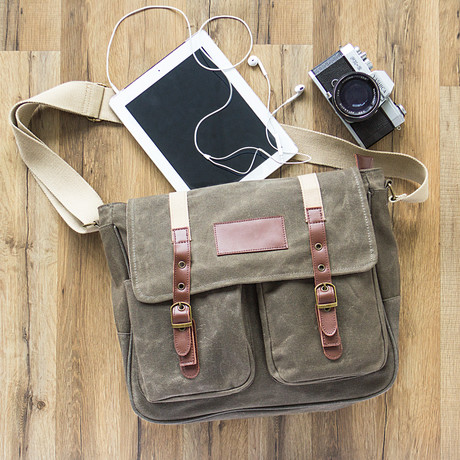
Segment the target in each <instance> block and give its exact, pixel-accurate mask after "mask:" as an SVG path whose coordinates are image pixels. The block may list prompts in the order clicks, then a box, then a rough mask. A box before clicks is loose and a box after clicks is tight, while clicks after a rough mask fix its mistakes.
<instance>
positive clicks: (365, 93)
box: [333, 72, 380, 121]
mask: <svg viewBox="0 0 460 460" xmlns="http://www.w3.org/2000/svg"><path fill="white" fill-rule="evenodd" d="M333 101H334V105H335V107H336V108H337V110H338V111H339V112H340V113H341V115H343V116H344V117H345V118H347V119H349V120H350V121H360V120H365V119H366V118H369V117H370V116H371V115H373V114H374V112H375V111H376V110H377V109H378V107H379V101H380V92H379V88H378V86H377V83H376V82H375V80H374V79H373V78H372V77H370V76H369V75H367V74H365V73H360V72H356V73H352V74H349V75H345V76H344V77H342V78H341V79H340V80H339V81H338V82H337V84H336V85H335V87H334V94H333Z"/></svg>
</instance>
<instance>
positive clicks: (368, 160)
mask: <svg viewBox="0 0 460 460" xmlns="http://www.w3.org/2000/svg"><path fill="white" fill-rule="evenodd" d="M355 159H356V166H357V167H358V169H372V168H373V167H374V158H372V157H368V156H366V155H360V154H359V153H355Z"/></svg>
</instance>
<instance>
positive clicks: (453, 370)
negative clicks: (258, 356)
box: [0, 0, 460, 460]
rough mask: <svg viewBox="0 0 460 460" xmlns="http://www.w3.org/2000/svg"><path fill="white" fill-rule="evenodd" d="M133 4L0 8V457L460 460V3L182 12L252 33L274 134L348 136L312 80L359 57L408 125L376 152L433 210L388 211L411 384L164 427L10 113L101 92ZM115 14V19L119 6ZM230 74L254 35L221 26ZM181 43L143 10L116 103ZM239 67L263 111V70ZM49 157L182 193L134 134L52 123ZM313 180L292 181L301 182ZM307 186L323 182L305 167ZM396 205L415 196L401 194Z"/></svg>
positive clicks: (91, 241)
mask: <svg viewBox="0 0 460 460" xmlns="http://www.w3.org/2000/svg"><path fill="white" fill-rule="evenodd" d="M145 4H146V3H145V2H143V1H136V0H111V1H110V2H109V1H106V2H104V1H101V0H86V1H82V0H6V1H5V0H2V2H1V4H0V49H1V50H2V51H0V76H1V78H0V114H1V115H0V126H1V130H0V152H1V169H0V194H1V195H0V196H1V200H0V210H1V215H0V237H1V238H0V257H1V259H0V261H1V264H0V304H1V308H0V328H1V329H0V330H1V336H0V432H1V438H0V458H1V459H6V460H9V459H16V458H30V459H53V458H56V459H67V458H69V459H77V458H84V459H109V458H110V459H134V458H141V459H151V458H155V459H167V460H172V459H173V460H174V459H197V460H201V459H205V458H208V459H217V460H220V459H246V458H248V459H293V460H297V459H351V460H356V459H366V460H367V459H389V460H395V459H404V460H406V459H438V458H443V459H459V458H460V433H459V431H460V430H459V426H460V415H459V414H460V384H459V381H460V360H459V354H460V340H459V337H460V333H459V332H460V309H459V295H460V289H459V281H458V280H459V260H460V249H459V247H460V237H459V234H460V217H459V216H460V213H459V209H460V194H459V183H460V160H459V158H460V155H459V148H460V140H459V139H460V70H459V68H460V19H459V16H460V13H459V10H460V2H459V0H442V1H436V0H399V1H398V0H373V1H371V0H354V1H353V0H348V1H347V0H335V1H330V0H259V1H256V0H213V1H207V0H194V1H193V2H192V1H189V2H186V1H185V0H177V1H176V2H174V3H173V4H174V5H175V6H177V7H180V8H182V9H183V10H184V11H185V12H186V13H187V15H188V16H189V17H190V19H191V21H192V25H193V27H194V30H196V28H197V26H198V25H199V24H201V22H202V21H204V20H205V19H206V18H208V17H209V16H210V15H216V14H234V15H237V16H240V17H242V18H244V19H245V20H246V21H247V22H248V23H249V25H250V27H251V29H252V31H253V32H254V36H255V43H256V44H255V47H254V48H255V53H256V54H257V55H258V56H259V57H260V58H261V59H262V61H263V64H264V66H265V68H266V69H267V71H268V72H269V74H270V77H271V81H272V84H273V94H272V96H273V107H275V105H278V104H279V103H280V102H281V101H283V100H285V99H286V98H287V97H289V96H290V95H291V94H292V92H293V88H294V86H295V85H296V84H298V83H301V82H303V83H305V84H306V86H307V89H306V91H305V94H304V96H303V97H302V98H301V99H299V100H298V101H297V102H296V103H295V104H293V105H291V106H289V107H288V108H287V109H286V110H285V111H284V113H281V114H280V116H279V119H280V120H283V121H285V122H288V123H292V124H297V125H300V126H305V127H309V128H314V129H317V130H320V131H323V132H328V133H332V134H335V135H338V136H343V137H346V138H348V134H347V132H346V131H345V129H344V128H343V127H342V125H341V123H340V122H339V120H338V119H337V117H336V116H335V115H334V114H333V113H332V110H331V109H330V108H329V106H328V105H327V103H326V102H325V101H324V100H323V98H322V96H320V95H319V92H318V90H317V89H316V88H314V87H313V85H312V83H311V82H310V81H309V78H308V75H307V72H308V70H309V69H311V68H312V67H313V65H315V64H317V63H319V62H321V61H322V60H323V59H325V58H326V57H328V56H330V55H331V54H332V53H333V52H334V51H335V50H336V49H337V47H338V45H341V44H342V45H344V44H346V43H348V42H351V43H353V44H354V45H359V46H360V47H361V48H362V49H363V50H366V51H367V52H368V56H369V57H370V59H371V60H372V61H373V63H374V68H375V69H383V70H386V71H387V73H388V74H389V75H390V76H391V77H392V78H393V80H394V81H395V91H394V94H393V96H394V99H395V100H396V102H398V103H402V104H403V105H404V106H405V108H406V109H407V122H406V123H405V124H404V125H403V128H402V130H401V131H400V132H395V133H394V135H390V136H388V137H387V138H386V139H384V140H383V141H381V142H380V143H379V144H378V145H377V148H379V149H393V150H395V151H401V152H405V153H409V154H412V155H414V156H416V157H417V158H419V159H420V160H422V161H423V162H425V164H426V165H427V167H428V168H429V171H430V175H431V176H430V187H431V193H430V199H429V200H428V201H427V202H426V203H424V204H420V205H408V204H404V203H398V204H396V205H394V206H393V207H392V209H391V213H392V216H393V218H394V227H395V232H396V236H397V240H398V244H399V248H400V261H401V267H402V310H401V329H400V370H399V375H398V379H397V381H396V384H395V385H394V387H393V388H392V389H391V390H390V391H389V392H388V393H386V394H385V395H382V396H380V397H378V398H375V399H373V400H370V401H367V402H364V403H360V404H356V405H355V406H353V407H350V408H348V409H344V410H340V411H337V412H332V413H318V414H304V415H291V416H283V417H273V418H261V419H247V420H239V421H226V422H213V423H199V424H191V425H187V426H179V427H176V426H159V425H153V424H149V423H147V422H144V421H141V420H139V419H138V418H137V417H136V416H135V415H134V413H133V412H132V410H131V407H130V404H129V400H128V395H127V391H126V388H125V383H124V377H123V373H122V367H121V355H120V351H119V348H118V343H117V339H116V333H115V327H114V324H113V319H112V311H111V308H112V307H111V303H110V288H109V273H108V269H107V265H106V262H105V259H104V254H103V250H102V247H101V243H100V239H99V237H98V235H95V234H93V235H90V236H80V235H77V234H75V233H73V232H72V231H71V230H69V229H68V228H67V227H66V225H65V224H64V223H63V222H62V221H61V220H60V218H59V217H58V216H57V214H56V213H55V211H54V209H53V208H51V206H50V204H49V203H48V201H47V199H46V198H45V197H44V196H43V194H42V193H41V191H40V190H39V188H38V187H37V185H36V183H35V181H34V179H33V177H32V176H31V175H30V174H28V173H27V171H26V168H25V167H24V165H23V164H22V162H21V160H20V159H19V156H18V154H17V151H16V148H15V143H14V140H13V135H12V132H11V130H10V129H9V127H8V125H7V113H8V110H9V108H10V107H11V105H12V104H13V103H15V102H16V101H18V100H20V99H24V98H27V97H28V96H31V95H34V94H36V93H38V92H40V91H43V90H45V89H47V88H49V87H51V86H54V85H56V84H58V83H60V82H65V81H68V80H87V79H88V80H92V81H99V82H106V77H105V51H106V45H107V42H108V39H109V36H110V33H111V30H112V27H113V26H114V24H115V23H116V21H117V20H118V19H119V18H120V17H121V16H122V15H123V14H125V13H126V12H128V11H130V10H131V9H134V8H137V7H139V6H143V5H145ZM109 5H110V6H109ZM210 32H211V34H212V36H213V37H214V38H215V39H216V40H217V41H218V43H219V45H220V46H221V47H222V49H223V50H224V51H225V52H226V54H227V55H228V56H229V57H230V59H232V60H233V61H236V60H237V59H238V58H239V57H240V56H243V55H244V53H245V47H246V46H247V43H248V42H247V39H246V36H245V35H244V33H243V29H242V26H241V25H237V24H236V23H232V22H230V21H229V22H228V23H225V22H221V23H218V24H215V23H214V24H212V26H211V27H210ZM184 38H185V30H184V27H183V24H182V21H181V20H180V18H179V17H178V16H177V15H176V16H175V15H174V14H172V13H168V12H164V11H161V12H156V13H155V12H148V13H146V14H141V15H138V16H136V17H134V18H132V20H130V22H128V23H126V24H123V26H122V27H121V28H120V33H119V35H117V38H116V40H115V42H114V48H113V54H112V59H111V69H112V74H113V79H114V81H115V83H116V84H117V86H119V87H122V86H124V85H126V84H127V83H128V82H130V81H132V79H134V78H135V77H136V76H138V75H139V74H140V73H141V72H142V71H144V70H146V69H147V68H148V67H149V66H151V65H152V64H153V63H155V62H156V61H157V60H158V59H160V58H161V57H162V56H164V55H165V54H166V53H167V52H168V51H170V50H172V49H173V48H174V47H175V46H176V45H177V44H179V43H181V42H182V40H183V39H184ZM239 70H240V71H241V73H242V74H243V76H244V77H245V78H246V79H247V80H248V81H249V82H250V84H251V85H252V86H253V88H254V89H255V90H256V91H257V92H258V94H259V95H260V96H261V98H263V100H265V98H266V86H265V81H264V79H263V76H262V74H261V73H260V72H258V71H255V70H254V69H251V68H249V67H248V66H247V65H246V64H245V65H242V66H241V67H240V68H239ZM44 127H46V131H47V135H46V139H47V141H48V143H49V144H50V145H51V146H53V147H54V148H56V149H59V151H60V154H61V156H62V157H64V158H65V159H66V160H67V161H69V162H70V163H71V164H72V165H73V166H74V167H75V168H76V169H77V171H79V172H81V173H82V174H83V175H84V177H85V178H86V179H87V180H88V181H89V182H90V183H91V184H92V185H93V186H94V187H95V188H96V190H98V192H99V193H100V194H101V196H102V198H103V199H104V200H105V201H107V202H111V201H120V200H123V201H124V200H127V199H128V198H131V197H134V196H143V195H147V194H157V193H165V192H169V191H170V190H171V189H170V186H169V185H168V183H167V182H166V180H165V179H164V178H163V177H162V176H161V174H160V173H159V172H158V171H157V170H156V168H155V167H154V166H153V164H152V163H151V162H150V161H149V160H148V159H147V156H146V155H145V154H144V153H143V152H142V151H141V150H140V148H139V147H138V146H137V145H136V143H135V142H134V141H133V140H132V139H131V137H130V136H129V134H128V133H127V132H126V131H124V130H122V129H117V128H112V127H110V126H107V125H104V124H101V125H97V126H96V125H95V124H94V123H90V122H89V121H88V120H86V119H76V118H75V117H72V116H68V115H61V116H58V115H56V114H44V115H43V116H41V117H40V118H38V119H37V120H36V121H35V129H36V130H37V131H38V132H43V128H44ZM307 169H308V168H306V167H304V168H302V167H289V168H288V167H283V168H282V173H283V174H289V175H292V174H298V173H299V172H300V171H304V170H307ZM310 169H311V167H310ZM396 186H397V187H398V190H402V189H403V188H404V187H407V186H408V185H407V184H403V183H400V182H398V183H397V184H396Z"/></svg>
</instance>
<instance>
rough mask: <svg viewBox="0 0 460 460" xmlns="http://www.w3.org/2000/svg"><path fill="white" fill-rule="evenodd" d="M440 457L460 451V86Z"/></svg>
mask: <svg viewBox="0 0 460 460" xmlns="http://www.w3.org/2000/svg"><path fill="white" fill-rule="evenodd" d="M440 99H441V101H440V106H441V122H440V130H441V414H442V417H441V457H442V458H443V459H445V460H450V459H452V460H454V459H457V458H458V456H459V453H460V437H459V427H460V383H459V382H460V362H459V356H460V339H459V334H458V331H459V330H460V317H459V314H458V299H459V298H460V287H459V282H458V280H459V279H460V263H459V261H460V237H459V235H460V213H459V210H460V189H459V184H460V160H459V157H458V152H459V149H460V88H459V87H454V88H449V87H442V88H441V98H440Z"/></svg>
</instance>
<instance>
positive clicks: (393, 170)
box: [10, 81, 428, 233]
mask: <svg viewBox="0 0 460 460" xmlns="http://www.w3.org/2000/svg"><path fill="white" fill-rule="evenodd" d="M113 95H114V92H113V90H112V89H110V88H107V87H105V86H103V85H100V84H97V83H91V82H84V81H72V82H68V83H64V84H62V85H59V86H56V87H55V88H52V89H50V90H48V91H45V92H43V93H40V94H38V95H37V96H34V97H32V98H30V99H27V100H25V101H21V102H18V103H17V104H16V105H15V106H14V107H13V108H12V109H11V112H10V123H11V125H12V128H13V131H14V135H15V137H16V142H17V144H18V149H19V153H20V155H21V158H22V159H23V161H24V163H25V164H26V165H27V167H28V168H29V170H30V171H31V173H32V174H33V175H34V177H35V179H36V180H37V182H38V184H39V185H40V187H41V188H42V190H43V191H44V193H45V194H46V196H47V197H48V198H49V200H50V201H51V203H52V204H53V206H54V207H55V208H56V209H57V211H58V212H59V214H60V215H61V216H62V218H63V219H64V220H65V221H66V222H67V224H68V225H69V226H70V227H71V228H72V229H73V230H75V231H76V232H78V233H90V232H94V231H97V226H95V223H96V222H97V220H98V210H97V208H98V207H99V206H100V205H102V204H103V202H102V200H101V198H100V196H99V195H98V194H97V193H96V191H95V190H94V189H93V188H92V187H91V186H90V185H89V184H88V183H87V182H86V181H85V180H84V179H83V178H82V177H81V176H80V174H78V173H77V172H76V171H75V170H74V169H73V168H72V167H71V166H70V165H69V164H68V163H66V162H65V161H64V160H63V159H62V158H60V157H59V156H58V155H57V154H56V153H55V152H53V151H52V150H51V149H50V148H49V147H48V146H47V145H46V144H44V142H43V141H41V140H40V139H39V138H38V137H37V136H36V135H35V134H34V133H32V131H30V129H29V124H30V121H31V119H32V116H33V114H34V112H35V110H36V109H37V108H38V107H39V106H43V107H49V108H53V109H57V110H62V111H64V112H70V113H74V114H76V115H83V116H85V117H88V118H90V119H95V120H102V121H109V122H113V123H120V121H119V120H118V118H117V117H116V115H115V114H114V113H113V111H112V110H111V109H110V107H109V100H110V98H111V97H112V96H113ZM283 127H284V129H285V130H286V131H287V133H288V134H289V135H290V136H291V138H292V139H293V141H294V142H295V143H296V144H297V146H298V147H299V151H300V152H302V153H305V154H308V155H310V156H311V157H312V161H311V163H313V164H317V165H325V166H332V167H335V168H347V167H351V166H353V165H355V159H354V155H355V154H356V153H358V154H363V155H367V156H372V157H373V158H374V165H375V167H379V168H382V169H383V171H384V173H385V176H386V177H393V178H400V179H408V180H411V181H413V182H415V183H417V184H418V188H417V189H416V190H415V191H414V192H413V193H411V194H409V195H405V194H404V195H400V196H399V197H398V200H400V201H407V202H411V203H420V202H422V201H425V200H426V199H427V198H428V171H427V169H426V167H425V165H424V164H423V163H422V162H420V161H419V160H417V159H416V158H413V157H411V156H410V155H405V154H402V153H392V152H378V151H373V150H366V149H363V148H361V147H358V146H356V145H354V144H352V143H350V142H347V141H344V140H342V139H339V138H336V137H334V136H328V135H326V134H321V133H318V132H315V131H311V130H308V129H303V128H297V127H295V126H289V125H284V126H283Z"/></svg>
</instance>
